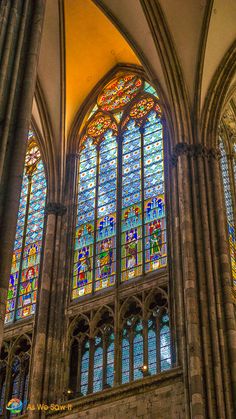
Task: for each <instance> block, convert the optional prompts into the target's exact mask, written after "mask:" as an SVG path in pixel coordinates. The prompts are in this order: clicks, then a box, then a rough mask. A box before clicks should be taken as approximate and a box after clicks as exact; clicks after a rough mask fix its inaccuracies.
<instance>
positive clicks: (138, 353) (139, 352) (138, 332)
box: [133, 321, 143, 380]
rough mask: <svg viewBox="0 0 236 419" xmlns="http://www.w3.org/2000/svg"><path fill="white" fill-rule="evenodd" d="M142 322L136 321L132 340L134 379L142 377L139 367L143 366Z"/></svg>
mask: <svg viewBox="0 0 236 419" xmlns="http://www.w3.org/2000/svg"><path fill="white" fill-rule="evenodd" d="M142 329H143V327H142V323H141V321H140V322H138V323H137V324H136V326H135V336H134V341H133V357H134V380H137V379H138V378H142V377H143V374H142V371H141V369H140V368H141V367H142V366H143V335H142Z"/></svg>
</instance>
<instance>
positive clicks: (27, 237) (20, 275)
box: [5, 130, 46, 324]
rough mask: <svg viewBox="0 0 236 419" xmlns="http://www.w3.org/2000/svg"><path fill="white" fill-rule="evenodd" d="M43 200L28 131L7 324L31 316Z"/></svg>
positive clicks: (40, 175) (36, 158)
mask: <svg viewBox="0 0 236 419" xmlns="http://www.w3.org/2000/svg"><path fill="white" fill-rule="evenodd" d="M45 199H46V178H45V173H44V167H43V163H42V159H41V156H40V151H39V148H38V145H37V142H36V140H35V136H34V134H33V132H32V131H31V130H30V131H29V134H28V150H27V154H26V159H25V169H24V175H23V182H22V189H21V197H20V206H19V211H18V218H17V227H16V236H15V244H14V251H13V257H12V267H11V275H10V281H9V288H8V298H7V309H6V317H5V323H7V324H8V323H12V322H13V321H15V320H20V319H24V318H27V317H29V316H31V315H33V314H35V309H36V298H37V288H38V277H39V264H40V255H41V247H42V237H43V224H44V207H45Z"/></svg>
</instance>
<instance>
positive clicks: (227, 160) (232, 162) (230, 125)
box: [219, 97, 236, 290]
mask: <svg viewBox="0 0 236 419" xmlns="http://www.w3.org/2000/svg"><path fill="white" fill-rule="evenodd" d="M235 104H236V98H235V97H233V98H232V99H231V100H230V101H229V103H228V105H227V106H226V109H225V111H224V113H223V116H222V120H221V123H220V127H219V130H220V138H219V148H220V153H221V159H220V164H221V172H222V180H223V188H224V196H225V208H226V217H227V225H228V237H229V248H230V256H231V267H232V278H233V285H234V289H235V290H236V209H235V204H234V203H235V199H236V115H235Z"/></svg>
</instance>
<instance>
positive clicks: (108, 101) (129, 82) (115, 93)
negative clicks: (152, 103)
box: [97, 74, 143, 111]
mask: <svg viewBox="0 0 236 419" xmlns="http://www.w3.org/2000/svg"><path fill="white" fill-rule="evenodd" d="M142 86H143V82H142V79H141V78H140V77H138V76H137V75H135V74H127V75H124V76H120V77H116V78H115V79H113V80H112V81H111V82H110V83H108V84H107V85H106V87H105V88H104V89H103V91H102V93H101V94H100V95H99V96H98V100H97V103H98V106H99V107H100V108H101V109H102V110H104V111H115V110H119V109H122V108H123V107H124V106H126V105H127V104H128V103H129V102H130V101H131V100H132V99H133V98H134V97H135V96H136V95H137V94H138V92H139V91H140V89H141V88H142Z"/></svg>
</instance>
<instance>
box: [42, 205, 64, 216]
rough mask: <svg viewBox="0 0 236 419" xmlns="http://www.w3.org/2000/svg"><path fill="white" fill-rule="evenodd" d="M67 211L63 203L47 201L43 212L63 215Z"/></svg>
mask: <svg viewBox="0 0 236 419" xmlns="http://www.w3.org/2000/svg"><path fill="white" fill-rule="evenodd" d="M66 211H67V208H66V207H65V205H63V204H60V203H59V202H49V203H48V204H47V205H46V207H45V213H46V214H47V215H48V214H54V215H64V214H65V213H66Z"/></svg>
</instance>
